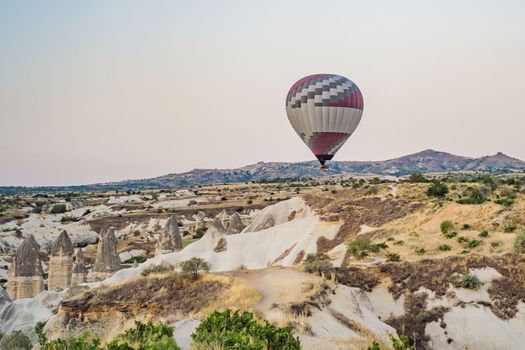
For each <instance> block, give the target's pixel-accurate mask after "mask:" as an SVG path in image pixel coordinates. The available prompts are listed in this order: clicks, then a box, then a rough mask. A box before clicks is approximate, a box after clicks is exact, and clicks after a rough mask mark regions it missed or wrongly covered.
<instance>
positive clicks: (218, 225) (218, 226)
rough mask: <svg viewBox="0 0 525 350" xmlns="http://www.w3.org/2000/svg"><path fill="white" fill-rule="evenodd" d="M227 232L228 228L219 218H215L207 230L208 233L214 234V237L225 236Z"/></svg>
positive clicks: (209, 234)
mask: <svg viewBox="0 0 525 350" xmlns="http://www.w3.org/2000/svg"><path fill="white" fill-rule="evenodd" d="M225 233H226V229H225V228H224V226H223V225H222V222H221V221H220V220H219V219H217V218H215V219H213V221H212V222H211V225H210V227H209V228H208V230H207V231H206V235H208V236H212V237H213V238H215V237H220V236H223V235H224V234H225Z"/></svg>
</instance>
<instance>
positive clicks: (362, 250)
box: [348, 237, 379, 259]
mask: <svg viewBox="0 0 525 350" xmlns="http://www.w3.org/2000/svg"><path fill="white" fill-rule="evenodd" d="M378 250H379V247H378V246H377V245H375V244H372V242H371V241H370V240H369V239H368V238H363V237H359V238H356V239H355V240H353V241H352V242H350V243H349V244H348V254H350V255H352V256H353V257H355V258H357V259H362V258H364V257H366V256H368V254H370V253H371V252H377V251H378Z"/></svg>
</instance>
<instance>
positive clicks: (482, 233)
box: [478, 230, 489, 238]
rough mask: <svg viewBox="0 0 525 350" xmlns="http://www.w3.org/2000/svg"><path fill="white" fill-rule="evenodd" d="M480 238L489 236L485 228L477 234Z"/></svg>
mask: <svg viewBox="0 0 525 350" xmlns="http://www.w3.org/2000/svg"><path fill="white" fill-rule="evenodd" d="M478 236H480V237H481V238H487V237H488V236H489V233H488V232H487V231H485V230H483V231H481V232H480V233H479V235H478Z"/></svg>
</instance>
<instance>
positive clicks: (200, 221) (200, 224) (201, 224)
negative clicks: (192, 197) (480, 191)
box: [195, 211, 206, 230]
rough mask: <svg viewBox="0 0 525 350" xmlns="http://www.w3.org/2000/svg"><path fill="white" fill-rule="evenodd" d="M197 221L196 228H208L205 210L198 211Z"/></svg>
mask: <svg viewBox="0 0 525 350" xmlns="http://www.w3.org/2000/svg"><path fill="white" fill-rule="evenodd" d="M195 221H196V225H195V230H198V229H204V228H206V214H205V213H204V212H203V211H199V212H198V213H197V215H196V220H195Z"/></svg>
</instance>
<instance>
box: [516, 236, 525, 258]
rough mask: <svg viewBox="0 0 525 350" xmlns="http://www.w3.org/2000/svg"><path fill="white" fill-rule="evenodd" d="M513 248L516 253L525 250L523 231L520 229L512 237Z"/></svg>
mask: <svg viewBox="0 0 525 350" xmlns="http://www.w3.org/2000/svg"><path fill="white" fill-rule="evenodd" d="M514 249H515V250H516V251H517V252H518V253H523V252H525V231H522V232H520V233H518V234H517V235H516V237H515V238H514Z"/></svg>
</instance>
